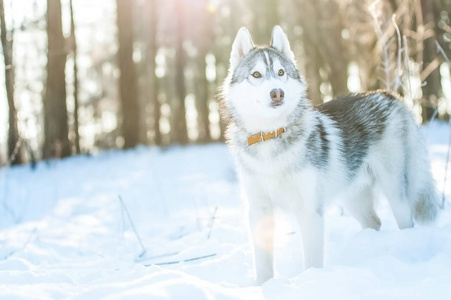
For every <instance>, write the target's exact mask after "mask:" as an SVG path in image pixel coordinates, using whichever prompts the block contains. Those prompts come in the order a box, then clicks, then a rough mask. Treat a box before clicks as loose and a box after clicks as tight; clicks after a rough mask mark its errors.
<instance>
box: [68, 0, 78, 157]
mask: <svg viewBox="0 0 451 300" xmlns="http://www.w3.org/2000/svg"><path fill="white" fill-rule="evenodd" d="M69 6H70V44H71V48H72V56H73V60H74V65H73V72H74V132H75V140H74V144H75V153H77V154H80V153H81V150H80V131H79V127H80V126H79V123H78V122H79V120H78V106H79V105H78V104H79V103H78V65H77V39H76V36H75V21H74V6H73V4H72V0H70V2H69Z"/></svg>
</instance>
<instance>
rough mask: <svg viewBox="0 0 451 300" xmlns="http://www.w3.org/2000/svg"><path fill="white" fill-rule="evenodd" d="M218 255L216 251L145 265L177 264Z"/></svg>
mask: <svg viewBox="0 0 451 300" xmlns="http://www.w3.org/2000/svg"><path fill="white" fill-rule="evenodd" d="M213 256H216V253H213V254H207V255H203V256H197V257H193V258H187V259H183V260H174V261H166V262H159V263H154V264H145V265H144V266H145V267H151V266H165V265H175V264H179V263H182V262H192V261H196V260H201V259H205V258H210V257H213Z"/></svg>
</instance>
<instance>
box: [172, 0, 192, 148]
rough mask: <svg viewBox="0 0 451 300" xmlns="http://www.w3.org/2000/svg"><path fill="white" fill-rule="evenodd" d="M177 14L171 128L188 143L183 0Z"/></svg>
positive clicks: (175, 138) (178, 5) (178, 139)
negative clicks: (175, 100) (174, 99)
mask: <svg viewBox="0 0 451 300" xmlns="http://www.w3.org/2000/svg"><path fill="white" fill-rule="evenodd" d="M176 2H177V3H176V14H175V15H176V16H177V29H176V30H177V33H176V36H177V37H176V39H177V40H176V43H177V44H176V54H175V60H176V62H175V63H176V77H175V89H176V98H177V102H176V103H174V115H173V125H172V128H171V131H173V132H172V137H173V139H174V142H176V143H180V144H187V143H188V132H187V126H186V108H185V97H186V86H185V64H186V54H185V50H184V49H183V42H184V37H185V35H184V30H185V24H184V23H185V16H184V15H185V12H184V7H183V6H184V3H183V1H182V0H178V1H176Z"/></svg>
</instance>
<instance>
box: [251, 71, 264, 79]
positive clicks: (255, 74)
mask: <svg viewBox="0 0 451 300" xmlns="http://www.w3.org/2000/svg"><path fill="white" fill-rule="evenodd" d="M252 76H254V77H255V78H261V77H262V74H260V72H258V71H255V72H254V73H252Z"/></svg>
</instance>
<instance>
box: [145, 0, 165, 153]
mask: <svg viewBox="0 0 451 300" xmlns="http://www.w3.org/2000/svg"><path fill="white" fill-rule="evenodd" d="M146 13H147V16H148V17H147V18H148V22H149V23H148V24H147V25H148V30H149V31H148V37H147V38H146V42H147V47H146V64H147V73H148V80H149V81H148V85H147V86H148V87H147V91H148V95H146V97H147V99H148V104H150V105H151V107H152V115H151V129H152V131H153V142H154V144H156V145H161V143H162V139H161V130H160V118H161V105H160V102H159V100H158V94H159V88H160V85H159V79H158V77H157V76H156V75H155V69H156V68H157V64H156V62H155V57H156V56H157V51H158V44H157V33H158V6H157V0H151V1H148V2H146ZM145 32H147V31H145Z"/></svg>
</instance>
